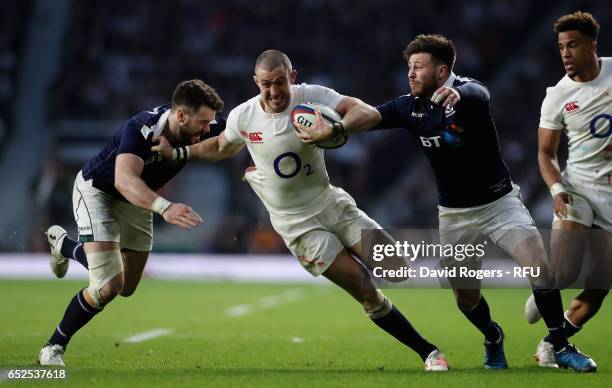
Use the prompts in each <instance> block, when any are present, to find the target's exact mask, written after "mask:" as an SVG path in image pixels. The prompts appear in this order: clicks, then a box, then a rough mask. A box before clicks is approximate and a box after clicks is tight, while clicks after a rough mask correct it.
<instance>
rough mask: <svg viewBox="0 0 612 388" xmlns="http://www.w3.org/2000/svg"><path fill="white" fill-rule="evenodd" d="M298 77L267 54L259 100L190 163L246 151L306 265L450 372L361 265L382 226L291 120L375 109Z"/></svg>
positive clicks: (164, 148)
mask: <svg viewBox="0 0 612 388" xmlns="http://www.w3.org/2000/svg"><path fill="white" fill-rule="evenodd" d="M296 75H297V72H296V70H294V69H293V68H292V66H291V62H290V61H289V58H288V57H287V56H286V55H285V54H284V53H282V52H280V51H277V50H268V51H265V52H263V53H262V54H261V55H260V56H259V57H258V58H257V61H256V63H255V75H254V80H255V83H256V84H257V86H258V87H259V90H260V94H259V95H258V96H255V97H253V98H251V99H250V100H248V101H246V102H244V103H243V104H241V105H239V106H238V107H236V108H235V109H233V110H232V111H231V112H230V114H229V115H228V119H227V125H226V129H225V131H224V132H223V133H221V134H220V135H219V136H218V137H215V138H213V139H209V140H207V141H204V142H201V143H199V144H196V145H192V146H189V147H188V154H189V157H190V158H194V159H200V160H205V161H217V160H221V159H225V158H229V157H232V156H234V155H236V154H237V153H238V152H239V151H240V150H241V149H242V148H244V146H245V145H246V146H247V149H248V151H249V153H250V155H251V157H252V158H253V161H254V163H255V166H253V167H250V168H248V169H247V170H246V172H245V174H244V179H245V180H246V181H247V182H248V183H249V184H250V186H251V187H252V188H253V190H254V191H255V193H256V194H257V195H258V196H259V198H260V199H261V201H262V202H263V204H264V205H265V207H266V209H267V210H268V212H269V214H270V221H271V223H272V226H273V227H274V229H275V230H276V231H277V232H278V234H279V235H280V236H281V237H282V238H283V240H284V241H285V244H286V245H287V247H288V248H289V250H290V251H291V252H292V253H293V255H294V256H295V257H296V258H297V259H298V260H299V262H300V264H301V265H302V266H303V267H304V268H305V269H306V270H307V271H308V272H310V273H311V274H312V275H314V276H318V275H323V276H324V277H326V278H327V279H329V280H331V281H332V282H333V283H335V284H336V285H338V286H339V287H341V288H343V289H344V290H345V291H347V292H348V293H349V294H350V295H351V296H352V297H353V298H355V299H356V300H357V301H358V302H359V303H361V304H362V306H363V308H364V310H365V312H366V314H367V315H368V316H369V317H370V318H371V319H372V321H373V322H374V323H376V325H378V326H379V327H381V328H382V329H384V330H385V331H387V332H388V333H389V334H391V335H392V336H394V337H395V338H396V339H398V340H399V341H400V342H402V343H403V344H405V345H407V346H409V347H410V348H411V349H413V350H414V351H415V352H416V353H418V354H419V356H420V357H421V359H422V360H423V361H424V363H425V369H426V370H428V371H445V370H447V369H448V366H447V361H446V358H445V357H444V355H443V354H442V352H440V351H439V350H438V349H437V347H436V346H434V345H432V344H431V343H429V342H428V341H426V340H425V339H424V338H423V337H421V335H420V334H419V333H418V332H417V331H416V330H415V329H414V328H413V327H412V325H411V324H410V322H409V321H408V320H407V319H406V318H405V317H404V316H403V315H402V313H401V312H400V311H399V310H398V309H397V308H396V307H395V306H394V305H393V304H392V303H391V301H390V300H389V299H388V298H386V297H385V296H384V295H383V293H382V292H381V291H380V290H379V289H377V288H376V286H375V284H374V282H373V280H372V278H371V276H370V274H369V273H368V271H367V270H366V269H365V268H364V267H363V265H362V264H361V263H359V262H358V261H357V260H356V259H355V257H357V258H360V257H362V245H361V242H362V235H361V234H362V230H366V229H370V230H372V229H380V226H379V225H378V224H377V223H376V222H375V221H373V220H372V219H370V218H369V217H368V216H367V215H366V214H365V213H364V212H362V211H361V210H359V209H358V208H357V206H356V204H355V201H354V200H353V198H352V197H351V196H350V195H349V194H347V193H346V192H345V191H344V190H342V189H341V188H338V187H334V186H332V185H330V182H329V177H328V175H327V170H326V167H325V161H324V159H323V150H322V149H320V148H316V147H312V146H309V145H306V144H304V143H302V142H301V141H300V140H299V139H298V137H297V136H296V134H295V129H294V127H293V123H292V122H291V120H290V112H291V110H292V108H293V107H295V106H296V105H298V104H302V103H305V102H314V103H319V104H322V105H325V106H328V107H331V108H333V109H335V110H336V111H337V112H338V113H340V115H342V116H344V120H351V121H353V120H354V119H351V117H353V118H354V117H359V116H362V115H363V114H364V112H363V111H369V110H372V108H371V107H370V106H369V105H366V104H364V103H363V102H362V101H360V100H358V99H356V98H353V97H348V96H343V95H341V94H339V93H337V92H336V91H334V90H332V89H328V88H325V87H322V86H317V85H306V84H301V85H294V84H293V83H294V81H295V79H296ZM357 125H358V124H357ZM153 150H156V151H158V152H160V153H161V154H162V155H163V156H164V157H165V158H168V157H170V156H171V155H172V148H171V147H168V144H167V143H166V142H165V140H164V139H163V138H162V139H160V145H159V146H156V147H153ZM389 242H392V241H389Z"/></svg>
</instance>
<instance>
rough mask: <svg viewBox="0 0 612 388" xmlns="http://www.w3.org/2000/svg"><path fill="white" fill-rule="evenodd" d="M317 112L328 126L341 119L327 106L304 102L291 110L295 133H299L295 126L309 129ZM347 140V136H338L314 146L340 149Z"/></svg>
mask: <svg viewBox="0 0 612 388" xmlns="http://www.w3.org/2000/svg"><path fill="white" fill-rule="evenodd" d="M317 110H318V111H319V112H321V116H322V117H323V120H325V121H327V123H329V124H333V123H335V122H338V121H340V119H342V117H340V115H339V114H338V112H336V111H335V110H333V109H332V108H330V107H328V106H325V105H321V104H316V103H310V102H306V103H303V104H299V105H296V106H295V108H293V109H292V110H291V123H292V124H293V128H294V129H295V130H296V131H299V128H298V126H297V124H301V125H303V126H305V127H310V126H311V125H313V124H314V123H315V120H316V118H317V116H316V114H315V111H317ZM347 140H348V136H338V137H335V138H331V139H328V140H324V141H321V142H317V143H316V146H317V147H320V148H327V149H332V148H338V147H342V146H343V145H344V144H345V143H346V141H347Z"/></svg>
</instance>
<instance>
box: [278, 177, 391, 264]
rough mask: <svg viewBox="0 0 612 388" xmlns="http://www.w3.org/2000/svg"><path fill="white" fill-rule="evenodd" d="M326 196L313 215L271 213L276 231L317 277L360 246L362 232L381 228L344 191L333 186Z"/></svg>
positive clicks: (299, 259)
mask: <svg viewBox="0 0 612 388" xmlns="http://www.w3.org/2000/svg"><path fill="white" fill-rule="evenodd" d="M324 195H326V196H327V198H325V199H324V200H323V203H322V205H321V206H317V208H316V209H313V211H312V212H309V213H305V214H303V215H300V216H295V215H294V216H284V215H278V214H272V213H270V221H271V223H272V226H273V227H274V229H275V230H276V232H277V233H278V234H279V235H280V236H281V237H282V238H283V240H284V241H285V245H287V248H289V250H290V251H291V253H292V254H293V255H294V256H295V257H296V258H297V259H298V261H299V262H300V264H301V265H302V267H304V269H306V271H308V272H309V273H310V274H311V275H313V276H318V275H320V274H322V273H323V272H325V270H326V269H327V268H329V266H330V265H331V264H332V263H333V262H334V260H335V259H336V256H338V254H339V253H340V252H341V251H342V249H343V248H350V247H352V246H354V245H355V244H357V243H359V242H360V241H361V238H362V230H372V229H381V227H380V225H378V224H377V223H376V222H375V221H374V220H372V219H371V218H370V217H368V215H367V214H365V213H364V212H363V211H361V210H360V209H359V208H358V207H357V204H356V203H355V200H354V199H353V198H352V197H351V196H350V195H349V194H348V193H347V192H345V191H344V190H342V189H341V188H338V187H333V186H330V189H329V191H328V192H326V193H325V194H324ZM365 233H367V232H365Z"/></svg>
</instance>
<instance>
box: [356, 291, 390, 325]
mask: <svg viewBox="0 0 612 388" xmlns="http://www.w3.org/2000/svg"><path fill="white" fill-rule="evenodd" d="M379 293H380V297H382V300H381V301H380V302H377V303H375V304H369V303H368V304H366V303H364V304H363V309H364V310H365V313H366V314H367V315H368V316H369V317H370V318H371V319H378V318H382V317H384V316H385V315H387V314H388V313H389V311H391V309H392V308H393V304H392V303H391V301H390V300H389V298H387V297H385V296H384V295H383V293H382V292H380V291H379Z"/></svg>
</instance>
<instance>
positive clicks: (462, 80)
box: [453, 75, 489, 91]
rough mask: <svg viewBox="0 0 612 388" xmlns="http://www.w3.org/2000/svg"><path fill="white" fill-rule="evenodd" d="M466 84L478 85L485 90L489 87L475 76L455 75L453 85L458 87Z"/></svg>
mask: <svg viewBox="0 0 612 388" xmlns="http://www.w3.org/2000/svg"><path fill="white" fill-rule="evenodd" d="M466 84H475V85H479V86H481V87H483V88H485V89H486V90H487V91H489V88H488V87H487V85H485V84H484V83H483V82H481V81H479V80H477V79H476V78H471V77H464V76H460V75H455V79H454V80H453V87H454V88H456V87H460V86H463V85H466Z"/></svg>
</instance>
